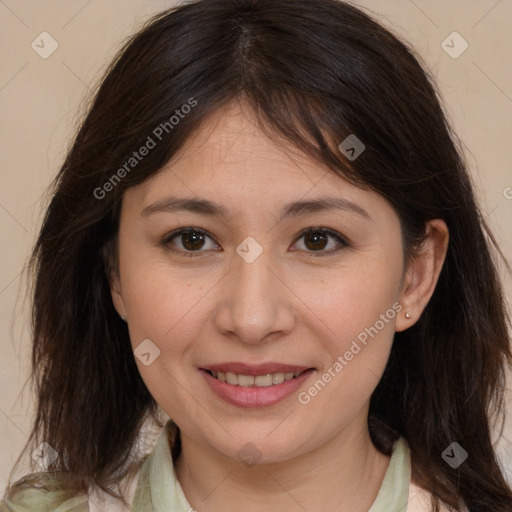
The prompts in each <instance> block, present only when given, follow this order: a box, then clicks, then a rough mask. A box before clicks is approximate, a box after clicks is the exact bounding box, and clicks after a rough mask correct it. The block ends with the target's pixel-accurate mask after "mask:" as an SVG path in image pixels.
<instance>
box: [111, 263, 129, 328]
mask: <svg viewBox="0 0 512 512" xmlns="http://www.w3.org/2000/svg"><path fill="white" fill-rule="evenodd" d="M110 294H111V296H112V302H113V303H114V308H115V310H116V311H117V313H118V315H119V316H120V317H121V318H122V319H123V320H126V308H125V305H124V299H123V292H122V288H121V279H120V277H119V272H118V271H117V270H111V271H110Z"/></svg>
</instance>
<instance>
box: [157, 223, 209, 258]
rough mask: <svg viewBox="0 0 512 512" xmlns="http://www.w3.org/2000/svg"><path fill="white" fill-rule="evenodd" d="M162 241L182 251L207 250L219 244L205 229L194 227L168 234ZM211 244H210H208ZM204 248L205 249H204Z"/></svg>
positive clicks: (177, 250)
mask: <svg viewBox="0 0 512 512" xmlns="http://www.w3.org/2000/svg"><path fill="white" fill-rule="evenodd" d="M162 243H163V244H164V245H165V246H171V248H172V250H174V251H176V252H182V253H187V252H189V253H191V252H198V253H200V252H205V251H206V250H212V249H217V248H218V246H217V245H216V244H215V242H213V240H212V238H211V237H210V236H209V235H207V234H206V233H205V232H204V231H202V230H200V229H194V228H186V229H180V230H178V231H175V232H174V233H171V234H170V235H169V236H167V237H166V238H165V239H164V240H163V241H162ZM208 244H210V245H208ZM203 249H204V250H203Z"/></svg>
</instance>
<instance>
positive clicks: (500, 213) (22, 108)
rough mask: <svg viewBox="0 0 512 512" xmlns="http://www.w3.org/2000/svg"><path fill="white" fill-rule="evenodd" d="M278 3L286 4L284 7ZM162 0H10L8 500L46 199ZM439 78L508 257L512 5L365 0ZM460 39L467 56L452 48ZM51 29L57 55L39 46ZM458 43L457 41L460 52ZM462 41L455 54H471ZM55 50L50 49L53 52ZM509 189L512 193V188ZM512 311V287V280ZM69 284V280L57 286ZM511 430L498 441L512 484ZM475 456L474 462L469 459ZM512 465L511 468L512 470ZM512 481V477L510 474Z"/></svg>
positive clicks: (2, 462) (4, 33)
mask: <svg viewBox="0 0 512 512" xmlns="http://www.w3.org/2000/svg"><path fill="white" fill-rule="evenodd" d="M277 1H279V0H277ZM174 3H175V2H172V1H163V0H148V1H144V2H142V1H135V0H101V1H100V0H89V1H87V0H80V1H78V0H76V1H75V0H67V1H64V0H60V1H58V0H51V1H50V0H44V1H43V0H38V1H36V0H30V1H29V0H0V43H1V45H0V48H1V49H2V53H1V59H2V66H1V67H0V112H1V117H0V119H1V122H0V141H1V151H0V169H1V170H0V240H1V242H0V243H1V245H2V251H1V254H2V256H1V258H2V259H1V267H0V339H1V343H0V492H1V493H3V489H4V487H5V484H6V482H7V478H8V472H9V469H10V468H11V466H12V464H13V463H14V461H15V458H16V456H17V455H18V453H19V451H20V450H21V448H22V446H23V444H24V442H25V440H26V434H27V433H28V431H29V427H30V421H31V411H32V399H31V395H30V389H29V388H28V387H27V388H25V390H24V392H22V388H23V385H24V383H25V381H26V378H27V368H28V361H29V359H28V358H29V329H28V327H27V325H28V324H27V302H26V300H25V293H24V290H25V288H24V286H25V283H24V281H23V280H22V275H21V272H22V270H23V268H24V265H25V263H26V259H27V256H28V254H29V251H30V248H31V245H32V243H33V241H34V237H35V235H36V232H37V228H38V226H39V223H40V221H41V205H42V203H41V200H42V198H43V194H44V192H45V190H46V188H47V186H48V185H49V183H50V181H51V179H52V178H53V176H54V175H55V174H56V172H57V170H58V167H59V165H60V164H61V163H62V160H63V158H64V154H65V150H66V148H67V145H68V143H69V141H70V137H71V135H72V133H73V129H74V126H75V125H76V122H77V119H78V114H77V109H78V107H79V106H80V105H83V101H84V97H85V96H86V95H87V93H88V91H89V88H90V87H91V85H93V84H95V83H96V82H97V80H98V78H99V76H100V73H101V71H102V70H103V69H104V67H105V66H106V64H107V63H108V61H109V60H110V59H111V57H112V56H113V55H114V53H115V51H116V50H117V49H118V48H119V46H120V44H121V42H122V41H123V39H124V38H125V37H127V36H128V35H129V34H131V33H132V32H133V31H135V30H136V29H137V28H138V27H140V25H141V24H142V22H143V21H144V20H146V19H147V18H148V16H150V15H151V14H154V13H156V12H159V11H161V10H163V9H164V8H166V7H170V6H172V5H173V4H174ZM354 3H356V4H357V5H360V6H364V7H365V8H367V9H369V10H371V11H372V12H374V13H375V14H376V15H377V17H379V18H380V19H381V21H383V22H384V23H385V24H386V25H387V26H389V27H390V28H392V29H393V30H395V31H396V32H398V33H400V34H402V35H403V36H404V38H405V39H407V40H408V41H410V42H411V43H412V44H413V45H414V46H415V47H416V49H417V50H418V51H419V53H420V54H421V55H422V56H423V58H424V59H425V61H426V63H427V64H428V66H429V67H430V68H431V69H432V70H433V72H434V75H435V76H436V78H437V80H438V82H439V84H440V86H441V90H442V93H443V96H444V98H445V103H446V108H447V113H448V115H449V117H450V119H451V120H452V123H453V125H454V127H455V130H456V132H457V133H458V134H459V136H460V138H461V140H462V141H463V143H464V144H465V146H466V154H467V159H468V162H469V165H470V168H471V171H472V173H473V176H474V181H475V185H476V188H477V190H478V193H479V195H480V198H481V200H482V202H483V206H484V212H485V215H486V218H487V220H488V221H489V222H490V224H491V226H492V227H493V228H494V229H495V232H496V234H497V237H498V240H499V241H500V242H501V245H502V249H503V252H504V254H505V255H506V256H507V258H508V259H509V261H510V259H511V258H510V256H511V255H512V229H511V226H512V172H511V166H512V152H511V145H512V143H511V141H510V137H511V135H512V72H511V69H512V68H510V55H511V53H512V35H511V34H512V31H511V27H512V1H510V0H499V1H497V0H434V1H432V0H429V1H427V0H385V1H383V0H380V1H378V0H365V1H361V2H354ZM454 31H457V32H458V33H460V34H461V36H462V37H463V38H464V39H465V40H466V41H467V43H468V44H469V46H468V49H467V50H466V51H465V52H464V53H462V54H461V55H460V56H459V57H458V58H456V59H454V58H452V57H450V56H449V55H448V54H447V53H446V52H445V50H444V49H443V48H442V46H441V43H442V42H443V41H444V40H445V39H446V38H447V36H448V35H449V34H451V33H452V32H454ZM42 32H48V33H49V34H50V35H51V36H52V37H53V38H54V39H55V40H56V41H57V43H58V48H57V50H56V51H55V52H54V53H53V54H52V55H51V56H49V57H48V58H47V59H43V58H41V57H40V56H39V55H38V54H37V53H36V52H35V51H34V50H33V49H32V47H31V43H32V41H34V40H36V42H37V41H38V40H40V39H37V38H38V36H39V34H41V33H42ZM450 41H451V39H450V38H449V39H448V44H450V45H451V44H452V43H451V42H450ZM460 44H461V41H458V40H456V39H455V40H454V43H453V46H454V49H453V50H452V51H457V50H458V49H460V48H462V47H461V46H460ZM47 48H48V46H47ZM509 187H510V188H509ZM504 279H505V281H506V289H507V296H508V302H509V304H510V303H512V300H511V297H512V283H511V280H510V277H508V276H506V277H504ZM55 285H56V286H58V283H55ZM509 440H511V441H512V429H510V428H509V429H507V431H506V433H505V437H504V438H502V439H501V440H500V442H499V444H498V447H499V453H500V456H502V457H503V461H504V465H505V466H507V472H508V474H509V475H510V476H511V477H512V443H511V441H509ZM469 456H471V454H469ZM508 466H510V469H508ZM511 479H512V478H511Z"/></svg>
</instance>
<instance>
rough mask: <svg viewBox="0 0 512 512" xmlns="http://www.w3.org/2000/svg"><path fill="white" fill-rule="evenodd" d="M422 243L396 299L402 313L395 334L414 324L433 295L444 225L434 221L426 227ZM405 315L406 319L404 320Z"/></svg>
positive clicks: (441, 256) (445, 236)
mask: <svg viewBox="0 0 512 512" xmlns="http://www.w3.org/2000/svg"><path fill="white" fill-rule="evenodd" d="M425 229H426V236H425V240H424V241H423V243H422V244H421V247H420V248H419V250H418V251H417V254H416V255H415V256H414V257H413V258H412V260H411V261H410V262H409V266H408V268H407V270H406V275H405V279H404V284H403V287H402V292H401V295H400V303H401V304H402V306H403V313H402V314H400V315H399V316H398V318H397V321H396V324H395V330H396V331H397V332H399V331H403V330H405V329H407V328H409V327H411V325H413V324H414V323H416V322H417V320H418V318H419V317H420V316H421V313H422V312H423V310H424V309H425V307H426V306H427V304H428V301H429V300H430V298H431V297H432V294H433V293H434V290H435V287H436V284H437V280H438V278H439V274H440V273H441V269H442V268H443V264H444V261H445V258H446V251H447V250H448V241H449V232H448V227H447V226H446V223H445V222H444V221H443V220H441V219H434V220H431V221H429V222H427V224H426V227H425ZM405 313H409V315H410V318H406V317H405Z"/></svg>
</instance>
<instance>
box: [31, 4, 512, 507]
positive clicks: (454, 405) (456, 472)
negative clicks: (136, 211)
mask: <svg viewBox="0 0 512 512" xmlns="http://www.w3.org/2000/svg"><path fill="white" fill-rule="evenodd" d="M425 69H426V68H425V66H424V65H423V64H422V61H421V59H420V58H419V57H417V56H415V55H414V52H413V51H412V50H411V49H410V48H409V46H408V45H407V44H406V43H404V42H402V41H401V40H400V39H399V38H398V37H397V36H395V35H392V34H391V33H390V32H389V31H388V30H386V29H384V28H383V27H382V26H381V25H380V24H379V23H377V22H376V21H374V20H373V19H372V18H371V17H369V16H368V15H367V14H365V13H363V12H362V11H361V10H359V9H357V8H355V7H353V6H351V5H349V4H347V3H345V2H339V1H336V0H315V1H302V0H278V1H275V0H207V1H197V2H193V3H188V4H185V5H182V6H180V7H178V8H175V9H172V10H170V11H166V12H164V13H162V14H160V15H158V16H156V17H155V18H153V19H152V20H151V21H150V22H149V23H148V24H147V25H146V26H145V27H144V28H143V30H141V31H140V32H139V33H138V34H136V35H135V36H134V37H133V38H131V39H130V40H129V41H128V42H127V43H126V44H125V46H124V47H123V48H122V50H121V51H120V52H119V54H118V55H117V57H116V58H115V60H114V62H113V63H112V64H111V66H110V68H109V69H108V71H107V73H106V75H105V77H104V79H103V80H102V82H101V84H100V86H99V89H98V91H97V93H96V95H95V97H94V100H93V102H92V106H91V108H90V109H89V112H88V114H87V116H86V118H85V120H84V122H83V124H82V125H81V127H80V129H79V131H78V133H77V135H76V137H75V139H74V142H73V144H72V147H71V149H70V150H69V153H68V155H67V158H66V159H65V162H64V164H63V165H62V168H61V170H60V172H59V174H58V176H57V178H56V180H55V182H54V184H53V189H52V198H51V202H50V204H49V206H48V209H47V211H46V216H45V219H44V223H43V225H42V228H41V231H40V235H39V238H38V240H37V243H36V246H35V249H34V252H33V256H32V260H31V265H32V267H31V268H32V269H33V272H34V274H35V287H34V297H33V317H32V322H33V360H32V363H33V378H34V383H35V388H36V392H37V399H38V402H37V415H36V418H35V422H34V425H33V430H32V435H31V441H33V442H34V443H38V442H41V441H46V442H48V443H49V444H50V445H51V446H52V447H53V448H54V449H55V450H57V452H58V453H59V455H60V456H59V458H58V459H57V460H56V461H55V462H54V463H53V464H52V465H51V466H50V471H62V472H64V473H66V474H67V475H68V477H69V481H68V485H69V488H70V489H75V490H77V491H79V490H83V491H85V490H86V489H87V486H88V485H90V484H93V483H96V484H98V485H100V486H101V487H103V488H104V489H106V490H109V489H107V488H108V487H109V486H111V485H112V484H113V483H115V482H116V481H117V480H118V479H119V478H121V477H122V476H123V475H125V474H126V471H127V468H128V467H129V466H128V462H129V456H130V453H131V452H132V449H133V446H134V442H135V441H136V438H137V435H138V433H139V430H140V428H141V425H142V422H143V420H144V419H145V418H146V417H147V415H148V414H154V413H156V411H157V406H156V403H155V401H154V399H153V398H152V396H151V395H150V394H149V392H148V390H147V388H146V386H145V385H144V382H143V381H142V379H141V377H140V375H139V372H138V370H137V366H136V364H135V361H134V355H133V352H132V349H131V345H130V340H129V336H128V330H127V327H126V325H125V323H124V322H123V321H122V320H121V319H120V318H119V316H118V315H117V313H116V311H115V309H114V307H113V304H112V299H111V295H110V288H109V278H108V276H109V268H110V267H109V265H111V264H113V265H114V267H115V252H116V244H115V242H116V234H117V229H118V221H119V209H120V204H121V201H122V197H123V192H124V191H125V190H126V189H127V188H129V187H133V186H135V185H137V184H139V183H141V182H143V181H144V180H146V179H147V178H148V177H149V176H151V175H153V174H154V173H156V172H157V171H158V170H159V169H160V168H161V167H162V166H163V165H164V164H165V163H166V162H168V161H169V159H170V158H171V157H172V156H173V155H174V154H175V153H176V152H177V151H178V149H179V148H180V147H181V146H182V145H183V143H184V142H185V141H186V140H187V139H188V138H189V137H190V135H191V134H192V132H193V131H195V130H197V129H198V128H199V126H200V124H201V123H202V122H203V121H204V120H205V119H206V118H207V117H208V116H209V115H211V114H212V113H213V112H215V111H216V110H218V109H219V108H221V107H222V106H223V105H225V104H227V102H229V101H231V100H233V99H235V98H240V99H244V100H246V101H247V102H248V103H249V104H250V105H251V107H252V108H253V109H254V111H255V112H256V114H257V115H258V119H259V120H260V123H261V127H262V129H264V130H266V131H267V132H268V133H269V134H274V135H275V136H277V135H280V136H281V137H284V138H285V140H287V141H289V142H291V143H292V144H293V145H294V146H295V147H297V148H298V149H300V150H301V151H303V152H305V153H306V154H308V155H310V156H312V157H313V158H314V159H316V161H318V162H321V163H322V164H323V165H325V166H326V167H328V168H329V169H331V170H332V171H333V172H336V173H338V174H340V175H341V176H344V177H346V178H348V179H349V180H351V181H352V182H353V183H355V184H356V185H359V186H361V187H365V188H368V189H371V190H374V191H376V192H378V193H379V194H381V195H382V196H384V197H385V198H386V199H387V200H388V201H389V202H390V204H391V205H392V206H393V207H394V209H395V210H396V212H397V213H398V215H399V217H400V220H401V226H402V232H403V238H404V247H405V254H406V255H410V254H412V253H413V252H414V249H415V248H417V247H418V244H420V243H421V241H422V237H423V236H424V232H425V229H424V228H425V223H426V222H427V221H428V220H431V219H435V218H441V219H444V221H445V222H446V224H447V226H448V228H449V231H450V243H449V248H448V253H447V257H446V261H445V264H444V267H443V270H442V272H441V275H440V277H439V281H438V284H437V287H436V289H435V292H434V294H433V297H432V299H431V300H430V302H429V304H428V306H427V307H426V309H425V311H424V312H423V314H422V316H421V317H420V319H419V320H418V321H417V322H416V324H415V325H414V326H413V327H411V328H410V329H408V330H406V331H404V332H400V333H397V334H396V335H395V339H394V343H393V348H392V352H391V356H390V359H389V362H388V365H387V368H386V370H385V373H384V375H383V377H382V379H381V381H380V383H379V384H378V386H377V388H376V390H375V392H374V394H373V395H372V399H371V404H370V413H369V419H368V421H369V427H370V433H371V436H372V439H373V442H374V443H375V445H376V447H377V448H378V449H379V450H381V451H382V452H383V453H386V454H389V453H390V451H391V448H392V444H393V442H394V441H395V440H396V439H397V438H398V437H399V436H404V437H405V438H406V440H407V441H408V443H409V445H410V447H411V456H412V463H413V478H414V479H415V481H416V482H417V483H418V484H419V485H421V486H423V487H424V488H425V489H427V490H429V491H430V492H432V493H433V495H434V496H435V497H436V500H435V501H436V503H435V507H434V508H435V510H437V507H438V505H439V503H438V498H439V499H441V500H443V501H444V502H446V503H447V504H449V505H451V506H453V507H455V508H457V507H459V506H460V504H461V500H463V501H464V502H465V503H466V505H467V506H468V507H469V509H470V510H471V511H472V512H480V511H481V512H488V511H489V510H492V511H493V512H505V511H507V512H508V511H510V510H511V509H512V492H511V490H510V488H509V487H508V485H507V483H506V481H505V479H504V477H503V475H502V473H501V471H500V468H499V465H498V462H497V459H496V454H495V452H494V449H493V445H492V443H491V428H492V425H493V422H494V421H497V420H498V418H501V417H502V415H501V413H502V411H503V389H504V372H505V369H506V367H507V365H510V363H511V360H512V355H511V353H510V349H509V335H508V332H507V325H509V318H508V317H507V312H506V307H505V303H504V299H503V293H502V290H501V287H500V283H499V280H498V276H497V271H496V265H495V262H494V255H493V253H491V249H492V246H493V245H494V246H495V248H496V249H497V247H496V244H495V241H494V239H493V238H492V235H490V232H489V230H488V228H487V226H486V224H485V222H484V220H483V218H482V216H481V214H480V211H479V208H478V206H477V204H476V201H475V196H474V193H473V190H472V185H471V182H470V177H469V175H468V172H467V170H466V165H465V163H464V160H463V156H462V155H463V153H462V150H461V149H460V143H459V142H458V141H457V139H456V137H455V136H454V135H453V133H452V130H451V129H450V126H449V123H448V122H447V120H446V117H445V115H444V113H443V110H442V107H441V103H440V99H439V94H438V92H437V90H436V87H435V85H434V83H433V80H432V78H431V76H430V74H429V72H428V71H425ZM191 99H193V101H195V102H196V104H195V106H194V108H192V109H190V111H189V112H188V113H187V115H184V116H183V117H182V118H181V117H180V120H179V123H177V124H176V125H174V124H173V125H172V128H169V126H170V124H169V119H170V117H171V116H172V115H173V114H175V112H176V110H177V109H180V108H181V107H182V105H185V104H187V103H189V102H190V100H191ZM189 104H190V103H189ZM162 123H168V130H167V131H165V130H164V131H163V132H162V137H161V140H159V141H158V143H157V144H156V146H155V147H154V148H153V149H151V151H150V152H149V154H147V156H145V157H144V158H143V159H142V160H141V161H140V162H138V163H137V165H136V166H134V167H133V168H131V169H130V171H129V172H125V173H121V174H122V179H115V180H114V181H112V177H113V176H114V175H116V174H117V176H118V177H119V176H120V175H119V172H118V170H119V169H120V168H121V166H122V165H123V163H124V162H126V161H128V160H129V158H130V157H131V156H132V155H133V152H134V151H135V150H137V149H138V148H139V147H140V146H141V145H142V144H144V142H145V141H146V140H147V137H148V136H151V134H153V133H154V130H155V129H156V127H158V126H160V125H161V124H162ZM166 126H167V125H166ZM350 134H354V135H356V136H357V138H358V139H360V140H361V141H363V143H364V144H365V147H366V149H365V151H364V152H363V153H362V154H361V155H360V156H359V157H358V158H357V159H356V160H354V161H348V160H347V159H346V158H345V157H344V155H343V154H342V153H341V152H340V150H339V149H338V145H339V144H340V142H341V141H343V140H344V139H345V138H346V137H347V136H348V135H350ZM109 180H111V181H109ZM107 182H110V183H111V185H112V186H107V188H105V187H104V184H105V183H107ZM107 189H108V191H107ZM101 191H103V192H101ZM454 441H456V442H458V443H459V444H460V445H461V446H462V447H463V448H465V450H466V451H467V452H469V457H468V459H467V460H466V461H465V462H464V463H463V464H462V465H460V466H459V467H458V468H457V469H452V468H451V467H450V466H449V465H448V464H447V463H446V462H445V461H444V460H443V459H442V457H441V453H442V452H443V451H444V450H445V448H446V447H447V446H448V445H450V444H451V443H452V442H454ZM111 492H112V491H111Z"/></svg>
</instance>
